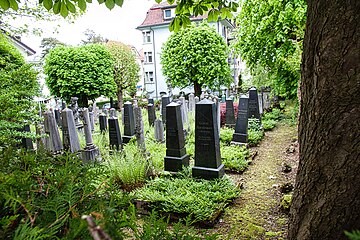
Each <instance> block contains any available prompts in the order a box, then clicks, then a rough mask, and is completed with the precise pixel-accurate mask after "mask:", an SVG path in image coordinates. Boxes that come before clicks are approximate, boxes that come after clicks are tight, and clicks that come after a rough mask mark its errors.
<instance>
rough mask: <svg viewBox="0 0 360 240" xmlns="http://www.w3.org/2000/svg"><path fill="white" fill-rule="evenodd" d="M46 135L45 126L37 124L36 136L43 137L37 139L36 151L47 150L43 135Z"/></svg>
mask: <svg viewBox="0 0 360 240" xmlns="http://www.w3.org/2000/svg"><path fill="white" fill-rule="evenodd" d="M44 134H45V130H44V125H43V124H41V123H38V124H36V135H38V136H41V137H39V138H36V149H37V150H39V149H45V138H44V137H43V135H44Z"/></svg>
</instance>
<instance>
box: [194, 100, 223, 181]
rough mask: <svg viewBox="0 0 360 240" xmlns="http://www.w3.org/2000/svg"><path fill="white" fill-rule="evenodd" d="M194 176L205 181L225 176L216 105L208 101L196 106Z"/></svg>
mask: <svg viewBox="0 0 360 240" xmlns="http://www.w3.org/2000/svg"><path fill="white" fill-rule="evenodd" d="M192 175H193V177H197V178H203V179H214V178H221V177H222V176H223V175H224V164H222V163H221V156H220V139H219V132H218V127H217V120H216V109H215V103H213V102H212V101H210V100H208V99H204V100H202V101H200V102H199V103H198V104H196V111H195V166H194V167H193V168H192Z"/></svg>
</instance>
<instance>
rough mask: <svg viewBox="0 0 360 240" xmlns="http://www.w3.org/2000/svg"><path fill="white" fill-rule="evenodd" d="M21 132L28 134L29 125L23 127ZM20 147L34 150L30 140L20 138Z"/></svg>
mask: <svg viewBox="0 0 360 240" xmlns="http://www.w3.org/2000/svg"><path fill="white" fill-rule="evenodd" d="M21 131H22V132H28V133H30V132H31V131H30V125H28V124H27V125H25V126H24V127H23V128H22V129H21ZM21 146H22V147H23V148H25V149H27V150H34V145H33V142H32V140H31V138H22V139H21Z"/></svg>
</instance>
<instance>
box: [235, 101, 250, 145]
mask: <svg viewBox="0 0 360 240" xmlns="http://www.w3.org/2000/svg"><path fill="white" fill-rule="evenodd" d="M248 107H249V98H248V97H247V96H245V95H242V96H241V97H240V99H239V106H238V114H237V119H236V126H235V132H234V134H233V138H232V142H231V143H232V144H237V145H246V143H247V142H248V134H247V131H248Z"/></svg>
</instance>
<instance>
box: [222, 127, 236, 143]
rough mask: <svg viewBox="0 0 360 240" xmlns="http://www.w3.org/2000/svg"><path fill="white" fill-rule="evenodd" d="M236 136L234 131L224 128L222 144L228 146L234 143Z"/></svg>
mask: <svg viewBox="0 0 360 240" xmlns="http://www.w3.org/2000/svg"><path fill="white" fill-rule="evenodd" d="M233 134H234V129H232V128H227V127H223V128H221V129H220V142H222V143H225V144H227V145H229V144H230V142H231V141H232V138H233Z"/></svg>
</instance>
